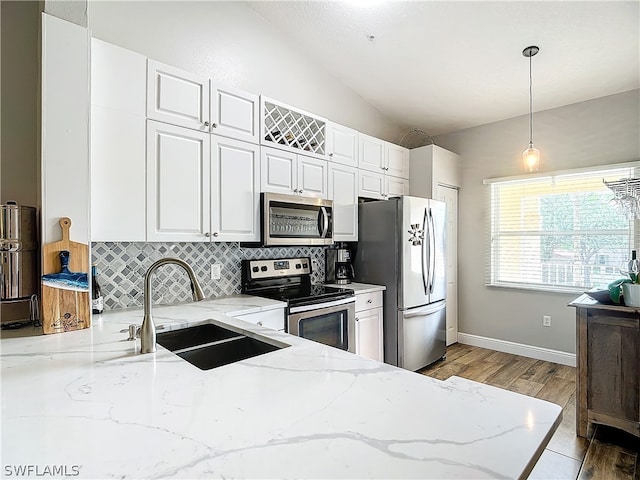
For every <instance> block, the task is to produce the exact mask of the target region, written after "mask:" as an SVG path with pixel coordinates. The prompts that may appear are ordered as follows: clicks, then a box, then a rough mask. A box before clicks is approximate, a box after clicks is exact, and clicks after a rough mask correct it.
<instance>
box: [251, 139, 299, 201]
mask: <svg viewBox="0 0 640 480" xmlns="http://www.w3.org/2000/svg"><path fill="white" fill-rule="evenodd" d="M260 158H261V162H260V179H261V180H260V191H262V192H273V193H284V194H287V195H293V194H294V193H297V190H298V187H297V183H298V155H296V154H295V153H291V152H285V151H283V150H277V149H275V148H269V147H261V148H260ZM294 190H295V192H294Z"/></svg>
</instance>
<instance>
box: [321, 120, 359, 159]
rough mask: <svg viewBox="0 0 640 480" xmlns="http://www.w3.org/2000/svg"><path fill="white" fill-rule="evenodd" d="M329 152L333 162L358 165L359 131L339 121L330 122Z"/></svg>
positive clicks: (328, 126)
mask: <svg viewBox="0 0 640 480" xmlns="http://www.w3.org/2000/svg"><path fill="white" fill-rule="evenodd" d="M327 152H328V154H329V160H331V161H332V162H338V163H342V164H344V165H349V166H352V167H357V166H358V132H357V131H356V130H353V129H352V128H348V127H344V126H342V125H338V124H337V123H328V124H327Z"/></svg>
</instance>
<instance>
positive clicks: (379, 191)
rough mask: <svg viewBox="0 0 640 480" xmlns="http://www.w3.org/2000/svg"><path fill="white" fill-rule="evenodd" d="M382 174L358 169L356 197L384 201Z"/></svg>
mask: <svg viewBox="0 0 640 480" xmlns="http://www.w3.org/2000/svg"><path fill="white" fill-rule="evenodd" d="M384 193H385V183H384V173H375V172H369V171H367V170H362V169H358V196H359V197H364V198H372V199H375V200H384V199H385V197H384Z"/></svg>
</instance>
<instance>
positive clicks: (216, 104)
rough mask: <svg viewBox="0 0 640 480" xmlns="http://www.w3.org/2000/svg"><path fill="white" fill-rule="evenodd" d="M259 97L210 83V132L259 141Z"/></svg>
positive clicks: (254, 141) (251, 141)
mask: <svg viewBox="0 0 640 480" xmlns="http://www.w3.org/2000/svg"><path fill="white" fill-rule="evenodd" d="M259 112H260V97H259V96H258V95H254V94H253V93H248V92H243V91H242V90H238V89H235V88H231V87H223V86H221V85H216V84H214V83H213V82H212V83H211V133H215V134H216V135H222V136H225V137H230V138H236V139H238V140H243V141H245V142H250V143H259V142H260V120H259Z"/></svg>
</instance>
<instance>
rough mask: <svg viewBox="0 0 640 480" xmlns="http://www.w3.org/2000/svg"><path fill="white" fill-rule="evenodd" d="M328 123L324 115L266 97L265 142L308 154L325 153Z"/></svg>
mask: <svg viewBox="0 0 640 480" xmlns="http://www.w3.org/2000/svg"><path fill="white" fill-rule="evenodd" d="M326 125H327V121H326V120H325V119H323V118H320V117H317V116H314V115H312V114H310V113H307V112H304V111H303V110H299V109H296V108H294V107H290V106H288V105H285V104H282V103H279V102H276V101H275V100H271V99H269V98H264V97H263V98H262V142H261V143H262V144H264V145H272V146H274V147H276V148H281V149H284V150H290V151H292V152H301V151H303V152H306V153H305V154H306V155H312V156H316V157H322V158H324V157H325V152H326Z"/></svg>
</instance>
